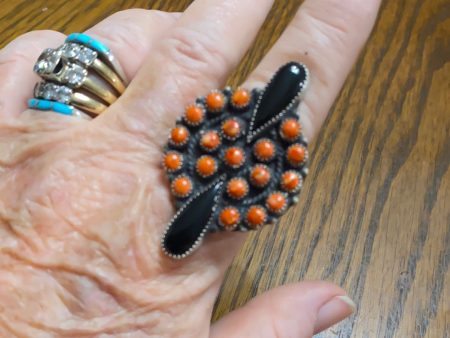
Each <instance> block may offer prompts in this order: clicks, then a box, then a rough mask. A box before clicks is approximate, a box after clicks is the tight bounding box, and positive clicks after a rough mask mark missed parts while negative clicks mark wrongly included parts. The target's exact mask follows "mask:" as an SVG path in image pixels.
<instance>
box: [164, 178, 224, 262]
mask: <svg viewBox="0 0 450 338" xmlns="http://www.w3.org/2000/svg"><path fill="white" fill-rule="evenodd" d="M222 186H223V180H219V181H217V182H215V183H213V184H212V185H210V186H209V188H208V189H206V190H205V191H204V192H202V193H201V194H200V195H199V196H198V197H196V198H194V199H193V200H192V201H190V203H189V204H188V205H187V206H186V207H185V208H184V209H183V211H182V212H181V213H179V214H178V215H176V216H175V218H174V219H173V220H172V223H171V226H170V228H169V229H168V231H167V233H166V235H165V237H164V241H163V245H164V248H165V249H166V251H167V252H168V253H169V254H170V255H173V256H179V255H183V254H185V253H187V252H188V251H189V250H190V249H192V247H193V246H194V244H195V242H196V241H197V240H198V239H199V237H200V236H201V235H202V233H203V231H204V230H205V228H206V227H207V226H208V223H209V221H210V219H211V216H212V214H213V208H214V205H215V204H216V197H217V196H219V195H220V192H221V189H222Z"/></svg>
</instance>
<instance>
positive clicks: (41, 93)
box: [28, 33, 127, 117]
mask: <svg viewBox="0 0 450 338" xmlns="http://www.w3.org/2000/svg"><path fill="white" fill-rule="evenodd" d="M34 71H35V72H36V73H37V74H38V75H39V76H40V77H41V78H42V79H43V80H44V82H40V83H38V84H36V86H35V89H34V97H35V99H33V100H30V101H29V102H28V106H29V107H30V108H35V109H40V110H49V109H50V110H53V111H55V112H58V113H62V114H69V115H80V116H82V115H83V114H85V115H86V114H87V115H89V116H91V117H95V116H97V115H99V114H101V113H102V112H103V111H104V110H105V109H106V108H107V107H108V106H109V105H111V104H112V103H114V102H115V101H116V100H117V98H118V97H119V96H120V95H121V94H122V93H123V92H124V91H125V88H126V83H127V80H126V78H125V75H124V73H123V71H122V69H121V67H120V65H119V63H118V62H117V60H116V59H115V57H114V56H113V55H112V53H111V51H110V50H109V49H108V48H107V47H106V46H105V45H103V44H102V43H101V42H99V41H97V40H94V39H92V38H90V37H89V36H88V35H86V34H80V33H74V34H71V35H69V36H68V37H67V39H66V41H65V43H64V44H63V45H62V46H60V47H59V48H56V49H51V48H48V49H46V50H44V51H43V53H42V54H41V55H40V56H39V58H38V60H37V62H36V64H35V66H34ZM46 101H49V102H46ZM51 102H55V103H59V104H50V103H51ZM49 107H50V108H49Z"/></svg>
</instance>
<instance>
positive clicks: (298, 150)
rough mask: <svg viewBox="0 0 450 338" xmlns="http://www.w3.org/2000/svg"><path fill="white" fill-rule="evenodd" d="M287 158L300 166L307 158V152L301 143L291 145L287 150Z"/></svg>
mask: <svg viewBox="0 0 450 338" xmlns="http://www.w3.org/2000/svg"><path fill="white" fill-rule="evenodd" d="M286 156H287V159H288V161H289V163H290V164H292V165H293V166H299V165H301V164H303V162H304V161H305V160H306V156H307V152H306V149H305V147H304V146H302V145H301V144H298V143H296V144H293V145H291V146H290V147H289V148H288V150H287V152H286Z"/></svg>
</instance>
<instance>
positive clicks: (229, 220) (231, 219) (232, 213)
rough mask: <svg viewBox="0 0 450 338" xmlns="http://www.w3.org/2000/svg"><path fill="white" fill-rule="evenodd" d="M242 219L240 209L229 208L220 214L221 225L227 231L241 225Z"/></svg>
mask: <svg viewBox="0 0 450 338" xmlns="http://www.w3.org/2000/svg"><path fill="white" fill-rule="evenodd" d="M240 218H241V214H240V213H239V210H238V209H236V208H233V207H227V208H225V209H223V210H222V211H221V212H220V214H219V223H220V225H221V226H223V227H224V228H225V229H226V230H233V229H234V228H235V227H236V226H237V224H238V223H239V220H240Z"/></svg>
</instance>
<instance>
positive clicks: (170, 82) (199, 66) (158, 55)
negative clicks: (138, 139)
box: [103, 0, 273, 143]
mask: <svg viewBox="0 0 450 338" xmlns="http://www.w3.org/2000/svg"><path fill="white" fill-rule="evenodd" d="M272 3H273V0H261V1H258V5H257V6H255V2H254V1H253V0H197V1H194V2H193V4H192V5H191V6H190V7H189V8H188V9H187V10H186V12H185V13H184V14H183V15H182V16H181V17H180V19H179V20H178V21H177V23H176V24H175V25H174V26H173V27H172V29H171V30H169V31H168V32H167V34H166V35H164V37H163V38H162V39H161V42H160V43H159V44H158V46H157V48H156V49H155V51H154V53H152V55H150V56H149V58H148V60H147V62H146V63H145V64H144V65H143V67H142V69H141V70H140V72H139V73H138V74H137V76H136V78H135V80H134V81H133V82H132V83H131V85H130V86H129V88H128V90H127V92H126V93H125V94H124V95H123V97H122V99H121V101H120V103H119V102H118V103H119V104H118V105H116V108H117V109H113V111H110V114H105V116H103V117H104V118H105V120H109V121H117V120H119V121H121V122H120V124H119V125H120V127H122V126H124V123H123V121H126V123H125V127H127V126H128V127H130V128H133V129H132V131H133V133H134V134H140V133H139V132H138V130H136V129H135V128H137V127H136V126H137V125H138V126H139V125H141V126H142V131H144V130H148V127H150V126H151V127H152V128H154V129H155V130H156V131H157V132H156V133H154V134H153V133H152V134H151V135H148V136H150V137H151V138H152V139H154V140H156V141H157V142H159V143H160V142H161V135H163V134H165V133H166V132H167V130H166V128H167V127H168V126H169V125H170V124H171V123H172V122H173V121H174V119H175V117H176V116H178V115H179V114H180V112H181V111H182V110H183V106H184V105H185V104H186V103H187V102H189V101H190V100H193V99H194V98H195V97H196V96H197V95H200V94H202V93H205V92H206V91H207V90H209V89H212V88H215V87H217V86H219V85H220V86H221V85H223V83H224V81H225V79H226V77H227V76H228V75H229V73H230V71H232V70H233V68H234V67H235V66H236V65H237V64H238V62H239V61H240V59H241V58H242V56H243V55H244V54H245V52H246V51H247V49H248V47H249V46H250V44H251V42H252V41H253V39H254V37H255V35H256V34H257V32H258V30H259V28H260V26H261V24H262V23H263V21H264V19H265V17H266V15H267V13H268V12H269V10H270V8H271V5H272ZM116 113H117V114H119V115H121V116H123V117H124V118H119V119H117V118H116V117H117V116H116V115H115V114H116ZM130 121H131V122H130ZM136 121H138V122H140V123H135V122H136ZM155 126H158V127H159V126H164V128H155Z"/></svg>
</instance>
